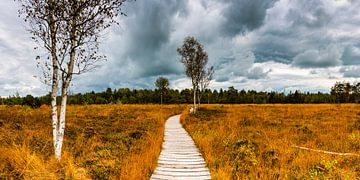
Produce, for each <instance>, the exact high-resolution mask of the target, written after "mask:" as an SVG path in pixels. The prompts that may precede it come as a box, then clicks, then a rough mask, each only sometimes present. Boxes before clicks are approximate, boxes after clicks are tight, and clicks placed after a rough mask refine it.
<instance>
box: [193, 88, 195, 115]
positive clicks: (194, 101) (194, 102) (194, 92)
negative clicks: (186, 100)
mask: <svg viewBox="0 0 360 180" xmlns="http://www.w3.org/2000/svg"><path fill="white" fill-rule="evenodd" d="M193 89H194V113H195V112H196V87H195V86H193Z"/></svg>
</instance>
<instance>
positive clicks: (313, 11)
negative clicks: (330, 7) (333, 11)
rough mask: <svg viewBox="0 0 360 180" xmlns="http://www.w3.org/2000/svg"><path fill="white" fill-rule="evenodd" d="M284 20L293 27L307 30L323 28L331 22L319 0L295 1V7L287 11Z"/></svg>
mask: <svg viewBox="0 0 360 180" xmlns="http://www.w3.org/2000/svg"><path fill="white" fill-rule="evenodd" d="M286 18H287V20H288V21H289V22H292V23H293V25H294V26H306V27H308V28H320V27H323V26H325V25H327V24H328V23H329V22H330V20H331V16H330V14H329V13H328V12H327V11H326V9H325V8H324V4H323V2H322V1H319V0H307V1H297V5H296V6H294V7H292V8H290V9H289V11H288V13H287V16H286Z"/></svg>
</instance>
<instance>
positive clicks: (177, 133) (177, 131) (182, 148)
mask: <svg viewBox="0 0 360 180" xmlns="http://www.w3.org/2000/svg"><path fill="white" fill-rule="evenodd" d="M150 179H152V180H160V179H199V180H202V179H211V176H210V172H209V169H208V168H207V167H206V164H205V161H204V159H203V157H202V156H201V153H200V152H199V150H198V149H197V147H196V146H195V143H194V141H193V140H192V139H191V137H190V136H189V134H188V133H187V132H186V131H185V129H184V128H183V127H182V125H181V124H180V115H176V116H172V117H170V118H169V119H168V120H167V121H166V124H165V136H164V142H163V144H162V150H161V153H160V157H159V160H158V167H157V168H156V169H155V171H154V173H153V174H152V176H151V178H150Z"/></svg>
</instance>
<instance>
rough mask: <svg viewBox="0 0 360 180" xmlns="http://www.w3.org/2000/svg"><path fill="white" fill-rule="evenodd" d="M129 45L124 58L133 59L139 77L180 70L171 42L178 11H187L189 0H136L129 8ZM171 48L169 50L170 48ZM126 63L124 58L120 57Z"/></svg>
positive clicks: (127, 24) (123, 55) (135, 73)
mask: <svg viewBox="0 0 360 180" xmlns="http://www.w3.org/2000/svg"><path fill="white" fill-rule="evenodd" d="M126 11H127V12H128V16H129V18H126V22H125V23H126V26H127V31H128V32H126V37H125V38H126V39H125V40H126V45H125V46H124V47H125V52H124V53H122V57H120V58H122V59H126V60H127V61H131V64H133V65H134V66H135V67H136V69H134V70H135V71H136V72H134V75H135V76H137V77H145V76H154V75H159V74H171V73H179V68H178V65H177V62H176V61H177V59H174V56H172V54H175V53H176V47H172V46H173V45H171V44H169V37H170V34H171V32H172V31H173V30H174V29H173V27H172V20H173V18H174V16H175V15H179V14H182V15H185V14H186V1H182V0H174V1H161V0H153V1H147V0H143V1H136V2H134V4H131V6H130V7H127V8H126ZM169 51H170V52H169ZM120 62H121V64H120V65H123V61H120Z"/></svg>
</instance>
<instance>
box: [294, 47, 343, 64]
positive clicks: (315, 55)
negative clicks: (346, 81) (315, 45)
mask: <svg viewBox="0 0 360 180" xmlns="http://www.w3.org/2000/svg"><path fill="white" fill-rule="evenodd" d="M340 58H341V52H340V50H339V49H338V48H337V47H336V46H335V45H333V44H331V45H329V46H327V47H326V48H324V49H320V50H316V49H310V50H306V51H305V52H303V53H299V54H298V55H297V56H295V57H294V61H293V65H294V66H298V67H302V68H308V67H318V68H323V67H331V66H337V65H340V64H341V60H340Z"/></svg>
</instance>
